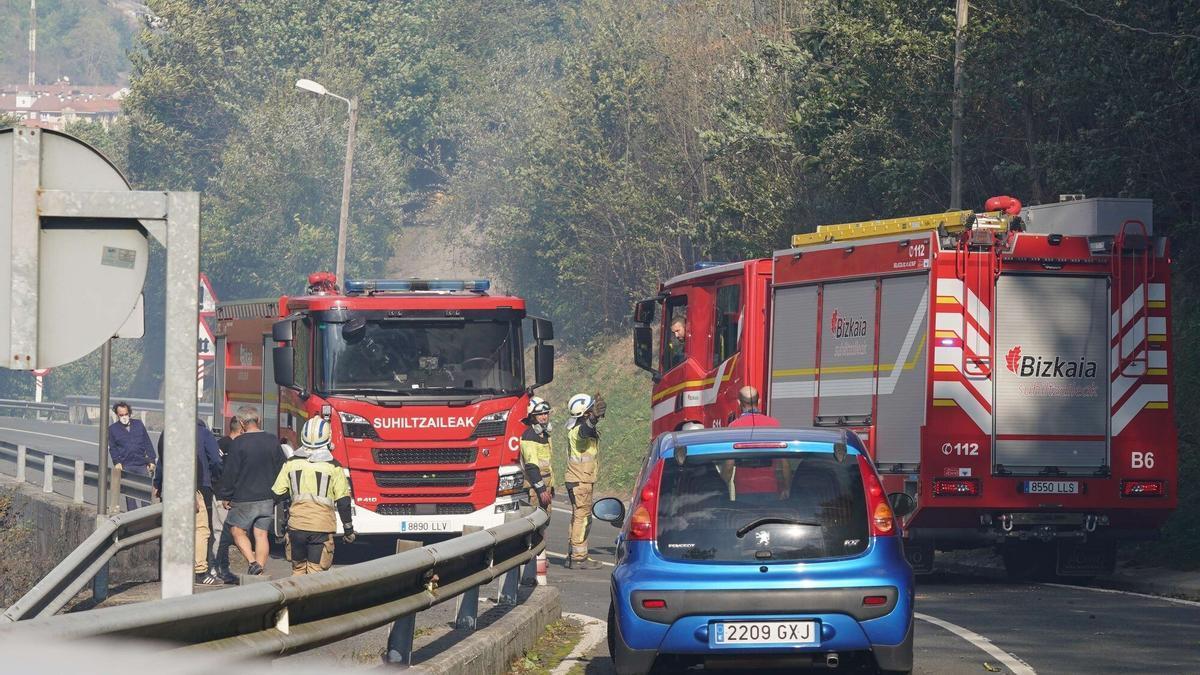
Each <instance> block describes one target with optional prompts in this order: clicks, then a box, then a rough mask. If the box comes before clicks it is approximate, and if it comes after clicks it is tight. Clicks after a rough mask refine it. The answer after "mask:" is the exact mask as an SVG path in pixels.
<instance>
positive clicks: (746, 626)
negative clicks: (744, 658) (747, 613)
mask: <svg viewBox="0 0 1200 675" xmlns="http://www.w3.org/2000/svg"><path fill="white" fill-rule="evenodd" d="M713 628H714V629H715V630H714V631H713V635H714V637H713V644H717V645H811V644H816V643H817V622H816V621H722V622H718V623H716V624H715V625H714V626H713Z"/></svg>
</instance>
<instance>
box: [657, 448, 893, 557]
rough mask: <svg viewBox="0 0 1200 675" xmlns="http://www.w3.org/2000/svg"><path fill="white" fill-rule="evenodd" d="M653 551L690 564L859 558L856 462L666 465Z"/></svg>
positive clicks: (862, 532)
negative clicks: (656, 540) (695, 562)
mask: <svg viewBox="0 0 1200 675" xmlns="http://www.w3.org/2000/svg"><path fill="white" fill-rule="evenodd" d="M664 462H665V466H664V467H663V474H662V483H661V487H660V490H659V494H660V497H659V506H658V548H659V552H660V553H661V554H662V555H663V556H664V557H666V558H669V559H675V560H687V561H697V562H702V561H734V562H763V561H767V560H774V561H797V560H816V559H827V558H841V557H846V556H852V555H856V554H858V553H861V552H862V551H864V550H865V549H866V547H867V538H868V536H869V534H868V530H867V506H866V497H865V496H864V494H863V485H862V478H861V477H860V475H859V471H858V462H857V461H855V458H854V457H845V458H844V459H843V461H842V462H838V461H837V459H835V457H834V456H833V455H832V454H831V453H821V452H805V453H790V454H787V455H766V454H758V455H753V456H747V455H742V456H737V457H732V458H731V457H728V456H726V457H716V458H713V457H705V456H691V457H688V458H687V460H686V462H685V463H684V464H683V465H682V466H680V465H679V463H678V462H676V461H675V460H674V459H673V458H670V457H668V458H666V459H665V460H664Z"/></svg>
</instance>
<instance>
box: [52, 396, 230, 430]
mask: <svg viewBox="0 0 1200 675" xmlns="http://www.w3.org/2000/svg"><path fill="white" fill-rule="evenodd" d="M63 400H64V401H65V403H62V404H58V405H65V406H66V407H67V419H68V420H69V421H70V422H71V423H72V424H98V423H99V422H100V420H102V419H108V418H106V417H105V415H106V413H107V411H102V410H100V397H98V396H66V397H64V398H63ZM117 401H124V402H126V403H128V404H129V405H130V406H132V407H133V415H134V417H137V418H138V419H140V420H142V422H143V423H145V422H146V421H147V419H146V415H147V413H154V414H155V415H161V414H162V412H163V402H162V401H161V400H158V399H149V398H127V397H126V398H121V397H118V396H113V397H111V402H112V403H114V404H115V403H116V402H117ZM92 410H95V411H96V418H95V420H93V418H92V414H91V412H90V411H92ZM213 410H214V407H213V404H212V403H199V404H197V406H196V415H197V416H199V417H202V418H204V421H205V422H206V423H207V424H208V425H209V426H210V427H211V426H212V425H213Z"/></svg>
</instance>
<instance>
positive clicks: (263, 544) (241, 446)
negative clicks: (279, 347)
mask: <svg viewBox="0 0 1200 675" xmlns="http://www.w3.org/2000/svg"><path fill="white" fill-rule="evenodd" d="M237 414H238V417H239V418H240V419H241V420H242V435H241V436H238V437H237V438H236V439H235V440H234V441H233V443H232V444H231V445H230V447H229V456H228V457H226V458H225V466H224V471H223V473H222V476H221V481H220V483H219V487H218V491H217V496H218V497H220V498H221V499H222V500H223V501H225V502H226V507H227V508H228V509H229V515H228V516H227V517H226V518H225V525H226V527H228V528H229V530H230V533H231V534H232V535H233V543H235V544H237V547H238V550H239V551H241V552H242V555H243V556H245V557H246V560H248V561H249V562H250V566H249V568H248V569H247V570H246V573H247V574H251V575H258V574H262V573H263V565H265V564H266V563H267V553H268V550H269V546H270V544H269V540H268V536H269V534H270V532H271V520H272V518H273V517H274V515H275V493H273V492H272V491H271V486H272V485H274V483H275V477H276V476H278V475H279V469H280V468H281V467H282V466H283V462H284V460H285V459H286V457H284V454H283V449H282V448H280V447H279V439H278V438H276V436H275V434H271V433H268V432H266V431H263V430H262V429H261V428H259V424H260V418H259V413H258V408H255V407H254V406H242V407H241V408H238V411H237ZM251 532H253V534H254V544H253V545H251V543H250V534H251Z"/></svg>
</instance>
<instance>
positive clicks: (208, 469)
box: [154, 418, 221, 584]
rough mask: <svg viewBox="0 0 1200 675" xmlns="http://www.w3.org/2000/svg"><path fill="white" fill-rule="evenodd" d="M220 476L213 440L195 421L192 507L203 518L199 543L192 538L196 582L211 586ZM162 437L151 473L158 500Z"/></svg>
mask: <svg viewBox="0 0 1200 675" xmlns="http://www.w3.org/2000/svg"><path fill="white" fill-rule="evenodd" d="M220 476H221V454H220V452H219V451H218V449H217V438H216V436H213V434H212V432H211V431H209V430H208V425H206V424H205V423H204V420H202V419H200V418H196V493H197V495H198V501H197V503H196V506H197V513H199V512H200V510H201V507H203V511H204V513H203V514H200V515H199V516H198V520H197V523H199V522H200V520H203V521H204V523H205V525H206V529H205V531H204V536H203V540H201V537H200V534H197V535H196V566H195V569H194V570H193V571H194V572H195V573H196V581H197V582H199V583H206V584H212V583H216V580H215V579H213V580H207V573H208V572H209V571H210V569H211V566H210V564H209V563H210V561H211V559H212V556H211V555H210V553H211V550H212V532H213V529H212V524H213V522H212V521H213V484H214V483H215V482H216V480H217V479H218V478H220ZM162 477H163V437H162V436H159V437H158V470H157V471H155V472H154V496H155V497H160V498H161V496H162V484H163V478H162Z"/></svg>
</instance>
